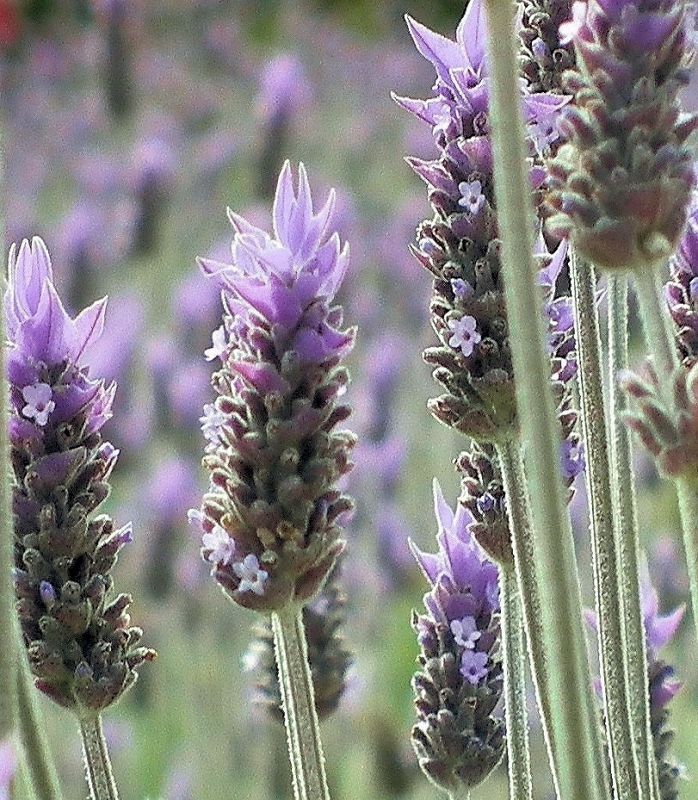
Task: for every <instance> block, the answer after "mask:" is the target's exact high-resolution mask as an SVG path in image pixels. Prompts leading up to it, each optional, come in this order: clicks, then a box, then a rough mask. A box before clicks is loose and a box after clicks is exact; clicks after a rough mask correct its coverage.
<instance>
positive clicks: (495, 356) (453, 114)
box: [395, 0, 574, 442]
mask: <svg viewBox="0 0 698 800" xmlns="http://www.w3.org/2000/svg"><path fill="white" fill-rule="evenodd" d="M407 24H408V27H409V30H410V34H411V35H412V38H413V40H414V43H415V45H416V47H417V50H418V51H419V52H420V53H421V54H422V55H423V56H424V57H425V58H426V59H427V60H429V61H430V62H431V64H432V65H433V67H434V69H435V70H436V76H437V78H436V84H435V86H434V96H433V97H431V98H429V99H427V100H413V99H409V98H404V97H395V100H396V101H397V102H398V104H399V105H401V106H402V107H403V108H405V109H406V110H408V111H410V112H411V113H413V114H414V115H416V116H417V117H418V118H419V119H421V120H422V121H424V122H426V123H427V124H429V125H430V126H431V128H432V132H433V135H434V139H435V142H436V145H437V149H438V157H437V158H435V159H434V160H431V161H422V160H420V159H416V158H410V159H408V163H409V164H410V166H411V167H412V169H413V170H414V171H415V172H416V173H417V175H419V177H420V178H421V179H422V180H423V181H424V182H425V183H426V184H427V187H428V197H429V201H430V203H431V206H432V208H433V211H434V216H433V218H432V219H430V220H427V221H425V222H423V223H422V224H421V225H420V226H419V228H418V230H417V242H418V244H417V246H416V247H415V248H413V252H414V254H415V256H416V257H417V259H418V260H419V262H420V263H421V264H422V266H424V267H425V269H427V270H428V271H429V273H430V274H431V276H432V278H433V280H434V284H433V295H432V301H431V303H430V312H431V323H432V327H433V328H434V331H435V333H436V335H437V337H438V343H437V345H436V346H434V347H429V348H428V349H427V350H425V352H424V359H425V361H426V362H427V363H428V364H430V365H432V367H433V368H434V372H433V375H434V379H435V380H436V381H437V382H438V383H440V384H441V385H442V386H443V387H444V389H445V390H446V392H445V393H444V394H442V395H441V396H440V397H437V398H434V399H432V400H430V401H429V409H430V410H431V412H432V414H433V415H434V416H435V417H436V419H437V420H439V421H440V422H442V423H444V424H445V425H449V426H451V427H453V428H455V429H456V430H459V431H461V432H462V433H465V434H467V435H469V436H471V437H472V438H474V439H476V440H478V441H480V442H483V441H489V442H496V441H501V440H502V439H504V438H508V437H510V436H512V435H514V434H515V433H516V430H517V415H516V401H515V396H514V374H513V365H512V363H511V351H510V347H509V332H508V325H507V316H506V304H505V299H504V287H503V283H502V274H501V264H500V240H499V238H498V236H499V234H498V228H497V210H496V207H495V198H494V186H493V157H492V145H491V141H490V138H489V134H490V120H489V99H488V98H489V85H488V84H489V76H488V67H487V61H486V58H485V39H486V30H485V14H484V4H483V2H482V0H471V2H470V3H469V4H468V6H467V9H466V11H465V15H464V16H463V19H462V20H461V22H460V24H459V25H458V29H457V31H456V39H455V41H451V40H450V39H446V38H444V37H443V36H441V35H439V34H437V33H435V32H433V31H430V30H429V29H428V28H425V27H424V26H423V25H420V24H419V23H418V22H415V21H414V20H412V19H411V18H410V17H407ZM566 102H567V98H566V97H562V96H559V95H551V94H543V93H538V94H530V93H529V94H525V95H523V96H522V103H523V105H524V109H525V115H526V119H527V122H528V124H529V130H530V134H531V135H530V142H531V155H532V156H533V155H534V153H535V141H538V142H539V143H540V142H541V141H543V140H545V142H548V143H549V142H552V141H554V139H555V138H556V134H555V128H554V120H555V118H556V115H557V113H558V111H559V110H560V108H562V106H564V105H565V103H566ZM546 146H547V145H546ZM530 180H531V187H532V189H533V191H534V192H536V193H537V194H538V193H539V190H540V188H541V186H542V184H543V182H544V180H545V171H544V170H543V169H542V168H541V167H539V166H536V165H534V164H533V160H531V170H530ZM539 245H540V246H539V251H538V254H539V258H540V262H541V267H542V268H543V269H544V270H545V275H544V276H543V279H542V280H541V284H542V285H543V286H544V289H543V294H544V296H545V300H546V302H547V303H548V304H549V306H550V309H551V313H550V319H551V336H552V337H554V338H555V347H551V350H552V352H553V356H554V358H555V359H560V360H562V359H566V358H567V356H568V355H569V354H570V353H571V351H572V350H573V349H574V344H573V341H572V339H573V337H572V335H571V328H570V326H569V325H568V321H569V315H566V314H565V310H566V309H565V306H564V301H562V300H560V301H559V302H558V301H555V302H554V304H553V300H554V292H555V279H556V277H557V274H559V270H560V269H561V267H562V262H563V261H564V258H565V251H564V249H563V250H560V249H558V250H557V251H556V252H555V253H552V254H551V253H549V252H548V249H547V247H546V246H545V242H544V241H543V239H542V237H541V238H540V242H539ZM554 269H556V270H557V273H556V274H555V275H554V276H553V274H552V272H553V270H554ZM570 342H572V344H571V346H570ZM558 351H559V352H558ZM554 375H555V379H556V381H558V382H562V383H564V382H565V381H566V380H569V377H571V374H568V373H567V372H565V371H563V370H562V369H561V365H560V363H559V362H556V366H555V369H554ZM560 388H561V387H560Z"/></svg>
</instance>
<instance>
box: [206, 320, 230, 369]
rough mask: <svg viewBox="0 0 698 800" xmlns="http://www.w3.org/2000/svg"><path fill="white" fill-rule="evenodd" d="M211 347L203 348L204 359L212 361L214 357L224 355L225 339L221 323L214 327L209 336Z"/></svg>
mask: <svg viewBox="0 0 698 800" xmlns="http://www.w3.org/2000/svg"><path fill="white" fill-rule="evenodd" d="M211 341H212V345H211V347H209V348H207V349H206V350H204V358H205V359H206V361H213V359H214V358H222V357H223V356H224V355H225V350H226V347H227V343H226V341H225V328H224V327H223V325H221V326H220V328H216V330H215V331H214V332H213V334H212V336H211Z"/></svg>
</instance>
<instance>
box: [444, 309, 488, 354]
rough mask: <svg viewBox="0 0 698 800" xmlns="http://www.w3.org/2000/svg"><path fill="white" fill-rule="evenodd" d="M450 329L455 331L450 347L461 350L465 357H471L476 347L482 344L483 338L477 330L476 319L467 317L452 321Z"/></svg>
mask: <svg viewBox="0 0 698 800" xmlns="http://www.w3.org/2000/svg"><path fill="white" fill-rule="evenodd" d="M448 327H449V328H450V329H451V330H452V331H453V336H451V338H450V339H449V340H448V343H449V345H450V346H451V347H452V348H453V349H454V350H458V349H460V351H461V353H463V355H464V356H466V357H468V356H471V355H472V354H473V352H474V350H475V346H476V345H477V344H478V342H480V340H481V339H482V336H481V335H480V331H478V330H477V321H476V320H475V317H469V316H465V317H462V318H461V319H451V320H449V322H448Z"/></svg>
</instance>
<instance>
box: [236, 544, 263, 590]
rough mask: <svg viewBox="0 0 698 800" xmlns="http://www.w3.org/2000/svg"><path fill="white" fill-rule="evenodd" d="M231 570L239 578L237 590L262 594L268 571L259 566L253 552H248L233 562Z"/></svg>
mask: <svg viewBox="0 0 698 800" xmlns="http://www.w3.org/2000/svg"><path fill="white" fill-rule="evenodd" d="M233 572H234V573H235V574H236V575H237V576H238V578H240V585H239V586H238V591H239V592H254V593H255V594H258V595H261V594H263V592H264V584H265V583H266V580H267V578H268V577H269V573H268V572H267V571H266V570H263V569H261V568H260V566H259V560H258V558H257V556H256V555H254V553H249V554H248V555H246V556H245V558H244V559H243V560H242V561H238V562H237V563H236V564H233Z"/></svg>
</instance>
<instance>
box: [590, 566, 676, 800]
mask: <svg viewBox="0 0 698 800" xmlns="http://www.w3.org/2000/svg"><path fill="white" fill-rule="evenodd" d="M640 593H641V604H642V615H643V621H644V626H645V634H646V636H647V661H648V663H647V670H648V681H649V701H650V725H651V728H652V737H653V740H654V754H655V759H656V762H657V770H658V777H659V793H660V798H661V800H675V798H677V797H678V787H677V785H676V784H677V781H678V779H679V778H680V777H681V775H682V772H683V768H682V767H681V766H680V765H678V764H677V763H676V762H675V760H674V759H673V758H671V756H670V754H669V748H670V746H671V743H672V740H673V732H672V731H671V730H670V729H669V728H668V727H667V726H668V722H669V709H668V705H669V703H670V702H671V701H672V700H673V699H674V697H676V695H677V693H678V692H679V690H680V689H681V685H682V684H681V682H680V681H679V680H677V679H676V677H675V673H674V668H673V667H672V666H671V665H669V664H667V663H666V662H664V661H663V660H662V659H661V658H660V651H661V650H664V648H666V647H667V646H668V645H669V644H670V643H671V641H672V639H674V637H675V636H676V632H677V631H678V629H679V626H680V625H681V622H682V621H683V617H684V614H685V611H686V607H685V605H681V606H679V607H678V608H676V609H674V611H672V612H671V613H669V614H666V615H662V614H660V613H659V596H658V594H657V591H656V589H655V588H654V586H653V585H652V582H651V579H650V574H649V570H648V568H647V562H646V561H645V562H643V564H642V567H641V570H640ZM585 617H586V621H587V624H588V625H589V626H590V627H591V628H593V629H594V630H596V628H597V624H598V623H597V615H596V613H595V612H594V611H587V612H586V613H585ZM599 690H600V687H599Z"/></svg>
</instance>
